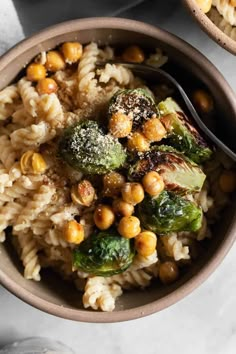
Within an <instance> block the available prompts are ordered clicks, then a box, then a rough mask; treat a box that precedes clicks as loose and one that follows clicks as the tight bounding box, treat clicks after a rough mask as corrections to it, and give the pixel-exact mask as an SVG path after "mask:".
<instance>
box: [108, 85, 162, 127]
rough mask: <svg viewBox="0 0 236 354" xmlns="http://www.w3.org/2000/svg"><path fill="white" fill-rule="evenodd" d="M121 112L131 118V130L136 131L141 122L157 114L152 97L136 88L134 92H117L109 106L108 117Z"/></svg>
mask: <svg viewBox="0 0 236 354" xmlns="http://www.w3.org/2000/svg"><path fill="white" fill-rule="evenodd" d="M117 112H122V113H124V114H126V115H130V116H131V117H132V118H133V128H134V129H137V128H138V127H139V126H141V124H142V123H143V121H145V120H148V119H150V118H151V117H152V116H153V115H157V114H158V109H157V106H156V104H155V101H154V99H153V97H152V96H151V95H150V94H149V92H148V91H146V90H144V89H141V88H138V89H134V90H119V91H118V92H117V93H116V94H115V95H114V96H113V97H112V98H111V101H110V104H109V109H108V116H109V117H111V116H112V114H113V113H117Z"/></svg>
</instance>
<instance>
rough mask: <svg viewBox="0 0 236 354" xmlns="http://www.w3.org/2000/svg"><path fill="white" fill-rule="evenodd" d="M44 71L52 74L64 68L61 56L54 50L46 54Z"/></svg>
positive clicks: (64, 64)
mask: <svg viewBox="0 0 236 354" xmlns="http://www.w3.org/2000/svg"><path fill="white" fill-rule="evenodd" d="M45 66H46V69H47V70H49V71H52V72H56V71H58V70H63V69H64V68H65V66H66V63H65V61H64V58H63V56H62V55H61V53H59V52H58V51H56V50H51V51H49V52H47V61H46V64H45Z"/></svg>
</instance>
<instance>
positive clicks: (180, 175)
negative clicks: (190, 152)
mask: <svg viewBox="0 0 236 354" xmlns="http://www.w3.org/2000/svg"><path fill="white" fill-rule="evenodd" d="M149 171H157V172H158V173H159V174H160V175H161V176H162V178H163V180H164V183H165V188H166V189H167V190H170V191H175V192H178V193H183V194H184V193H187V192H198V191H200V190H201V189H202V186H203V183H204V181H205V178H206V175H205V174H204V173H203V171H202V170H201V169H200V168H199V167H198V166H197V165H196V164H195V163H194V162H192V161H190V160H189V159H188V158H186V157H185V156H184V155H183V154H182V153H180V152H178V151H176V150H175V149H174V148H172V147H169V146H165V145H161V146H158V147H155V148H153V149H152V150H151V151H149V152H147V153H144V154H143V155H142V156H141V157H140V159H139V160H138V161H137V162H136V164H135V165H134V166H131V168H130V170H129V179H131V180H137V181H138V180H140V179H141V178H142V177H143V176H144V175H145V174H146V173H147V172H149Z"/></svg>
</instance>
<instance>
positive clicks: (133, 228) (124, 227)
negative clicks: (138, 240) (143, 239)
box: [118, 216, 141, 238]
mask: <svg viewBox="0 0 236 354" xmlns="http://www.w3.org/2000/svg"><path fill="white" fill-rule="evenodd" d="M140 231H141V228H140V221H139V219H138V218H137V217H136V216H124V217H123V218H122V219H121V220H120V222H119V225H118V232H119V234H120V235H121V236H123V237H125V238H133V237H135V236H137V235H138V234H139V233H140Z"/></svg>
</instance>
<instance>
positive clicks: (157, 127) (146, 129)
mask: <svg viewBox="0 0 236 354" xmlns="http://www.w3.org/2000/svg"><path fill="white" fill-rule="evenodd" d="M143 134H144V135H145V137H146V138H147V139H148V140H150V141H160V140H162V139H163V138H164V137H165V136H166V130H165V128H164V126H163V124H162V123H161V121H160V119H158V118H156V117H155V118H154V117H153V118H151V119H149V120H148V121H146V122H145V123H144V125H143Z"/></svg>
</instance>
